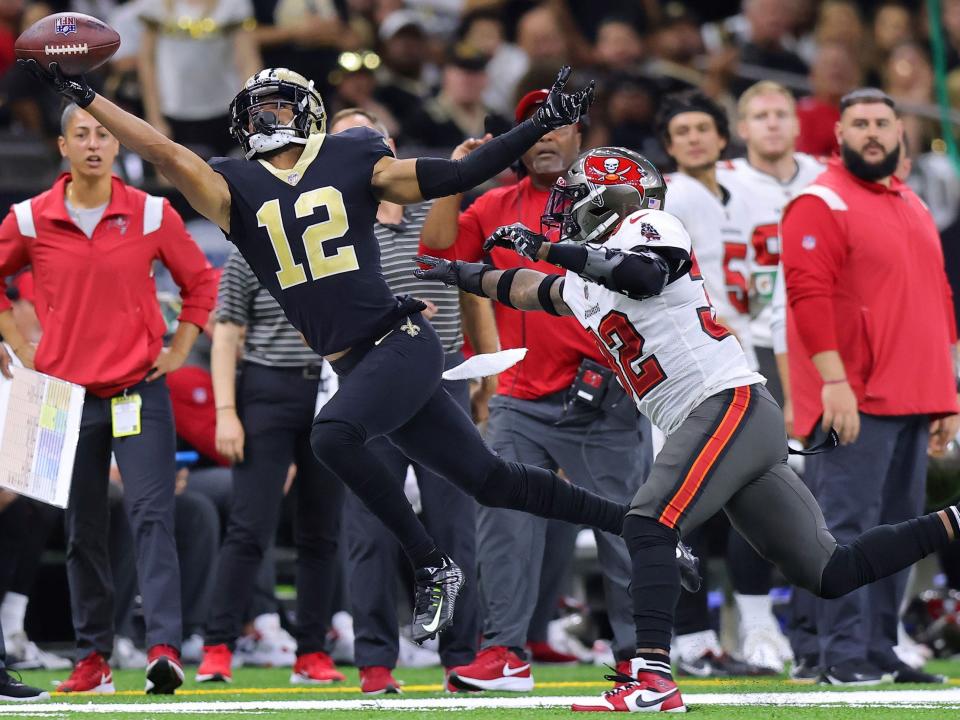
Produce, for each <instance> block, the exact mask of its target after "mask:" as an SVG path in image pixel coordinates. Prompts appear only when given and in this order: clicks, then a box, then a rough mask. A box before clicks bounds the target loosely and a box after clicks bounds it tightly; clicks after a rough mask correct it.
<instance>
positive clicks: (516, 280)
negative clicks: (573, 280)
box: [413, 255, 573, 315]
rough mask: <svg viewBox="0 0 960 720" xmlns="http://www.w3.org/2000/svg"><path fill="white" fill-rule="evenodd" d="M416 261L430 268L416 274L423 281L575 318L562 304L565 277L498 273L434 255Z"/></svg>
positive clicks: (513, 271)
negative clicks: (432, 281) (434, 281)
mask: <svg viewBox="0 0 960 720" xmlns="http://www.w3.org/2000/svg"><path fill="white" fill-rule="evenodd" d="M414 262H418V263H420V264H422V265H426V266H427V269H423V268H417V269H416V270H414V271H413V274H414V275H416V276H417V277H418V278H420V279H421V280H436V281H438V282H442V283H444V284H445V285H456V286H457V287H458V288H460V289H461V290H464V291H466V292H468V293H473V294H474V295H479V296H480V297H486V298H490V299H492V300H496V301H497V302H500V303H503V304H504V305H506V306H507V307H512V308H514V309H516V310H543V311H544V312H548V313H550V314H551V315H573V311H572V310H570V308H569V307H568V306H567V304H566V303H565V302H564V301H563V276H562V275H546V274H545V273H542V272H539V271H537V270H528V269H526V268H511V269H509V270H497V269H496V268H494V267H493V266H492V265H485V264H483V263H468V262H463V261H462V260H444V259H443V258H438V257H433V256H432V255H418V256H417V257H415V258H414Z"/></svg>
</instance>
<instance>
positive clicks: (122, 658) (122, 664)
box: [110, 635, 147, 670]
mask: <svg viewBox="0 0 960 720" xmlns="http://www.w3.org/2000/svg"><path fill="white" fill-rule="evenodd" d="M110 662H111V663H112V665H113V667H114V669H116V670H145V669H146V667H147V654H146V653H145V652H143V651H142V650H140V649H138V648H137V646H136V645H134V644H133V640H131V639H130V638H128V637H123V636H122V635H117V637H115V638H114V640H113V655H111V656H110Z"/></svg>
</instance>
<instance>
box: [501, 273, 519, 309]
mask: <svg viewBox="0 0 960 720" xmlns="http://www.w3.org/2000/svg"><path fill="white" fill-rule="evenodd" d="M519 271H520V268H510V269H509V270H504V271H503V274H502V275H500V278H499V279H498V280H497V300H499V301H500V302H501V303H503V304H504V305H506V306H507V307H509V308H514V309H516V307H517V306H516V305H514V304H513V303H512V302H510V286H511V285H513V276H514V275H516V274H517V273H518V272H519Z"/></svg>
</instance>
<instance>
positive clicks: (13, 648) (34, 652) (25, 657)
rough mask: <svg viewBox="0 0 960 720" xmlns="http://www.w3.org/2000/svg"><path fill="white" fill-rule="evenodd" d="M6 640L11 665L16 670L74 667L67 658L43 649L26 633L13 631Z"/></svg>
mask: <svg viewBox="0 0 960 720" xmlns="http://www.w3.org/2000/svg"><path fill="white" fill-rule="evenodd" d="M4 642H5V643H6V648H7V658H8V661H9V665H10V667H11V668H13V669H14V670H66V669H68V668H72V667H73V663H72V662H70V661H69V660H67V658H64V657H60V656H59V655H54V654H53V653H51V652H47V651H46V650H41V649H40V648H39V647H37V644H36V643H35V642H33V641H32V640H30V638H28V637H27V634H26V633H22V632H19V633H13V634H12V635H11V636H10V637H9V638H6V639H5V641H4Z"/></svg>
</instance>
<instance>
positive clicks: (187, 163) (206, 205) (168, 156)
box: [17, 60, 230, 230]
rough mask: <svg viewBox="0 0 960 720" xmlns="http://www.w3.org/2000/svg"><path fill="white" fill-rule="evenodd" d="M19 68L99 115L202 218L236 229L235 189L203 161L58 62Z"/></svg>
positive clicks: (31, 62) (27, 62) (30, 62)
mask: <svg viewBox="0 0 960 720" xmlns="http://www.w3.org/2000/svg"><path fill="white" fill-rule="evenodd" d="M17 64H18V65H20V66H21V67H22V68H23V69H25V70H27V71H28V72H30V73H31V74H32V75H34V76H35V77H37V78H39V79H40V80H41V81H43V82H44V83H45V84H46V85H48V86H50V87H51V88H52V89H53V90H55V91H56V92H58V93H59V94H61V95H63V96H64V97H66V98H67V99H68V100H70V101H71V102H75V103H77V105H79V106H80V107H81V108H83V109H84V110H86V111H87V112H88V113H90V114H91V115H93V116H94V117H95V118H96V119H97V120H99V121H100V122H101V123H102V124H103V126H104V127H105V128H107V130H109V131H110V132H111V133H113V135H114V136H115V137H116V138H117V140H119V141H120V144H121V145H123V146H125V147H126V148H128V149H130V150H132V151H133V152H135V153H137V154H138V155H140V157H142V158H143V159H144V160H146V161H147V162H150V163H153V164H154V165H156V166H157V169H158V170H160V172H162V173H163V174H164V175H165V176H166V177H167V179H168V180H170V182H172V183H173V184H174V185H175V186H176V188H177V189H178V190H179V191H180V192H182V193H183V194H184V196H185V197H186V198H187V201H188V202H189V203H190V204H191V205H192V206H193V208H194V209H195V210H196V211H197V212H198V213H200V214H201V215H203V216H204V217H206V218H207V219H208V220H210V221H211V222H214V223H216V224H217V225H219V226H220V227H221V228H223V229H224V230H229V229H230V189H229V188H228V187H227V181H226V180H224V179H223V176H222V175H220V174H219V173H217V172H215V171H214V170H213V169H212V168H211V167H210V166H209V165H207V163H206V162H205V161H204V160H203V158H201V157H200V156H199V155H197V154H196V153H194V152H192V151H190V150H188V149H187V148H185V147H184V146H183V145H179V144H177V143H175V142H173V141H172V140H171V139H170V138H168V137H167V136H165V135H163V134H162V133H160V132H158V131H157V130H156V129H155V128H154V127H153V126H152V125H150V124H149V123H147V122H145V121H143V120H141V119H140V118H138V117H136V116H135V115H132V114H131V113H128V112H127V111H126V110H124V109H123V108H120V107H118V106H117V105H115V104H114V103H112V102H110V101H109V100H107V99H106V98H105V97H103V96H102V95H97V94H96V93H95V92H94V91H93V90H92V89H91V88H90V86H89V85H87V83H86V81H85V80H84V79H83V76H82V75H81V76H77V77H71V76H67V75H64V74H63V73H62V72H60V69H59V67H58V66H57V64H56V63H50V72H47V71H45V70H44V69H43V68H41V67H40V65H39V63H37V62H36V61H35V60H18V61H17Z"/></svg>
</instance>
